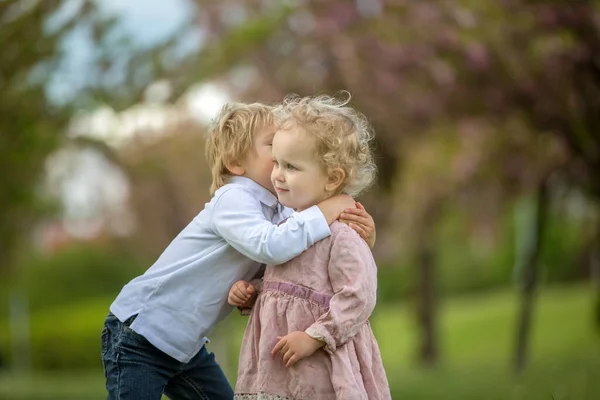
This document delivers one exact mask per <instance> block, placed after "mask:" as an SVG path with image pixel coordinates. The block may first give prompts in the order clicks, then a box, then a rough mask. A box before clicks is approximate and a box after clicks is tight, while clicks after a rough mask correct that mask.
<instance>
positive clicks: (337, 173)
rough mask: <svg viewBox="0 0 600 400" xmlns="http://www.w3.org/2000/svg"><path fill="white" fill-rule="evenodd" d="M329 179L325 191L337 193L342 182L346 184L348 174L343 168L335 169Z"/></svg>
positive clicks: (330, 171)
mask: <svg viewBox="0 0 600 400" xmlns="http://www.w3.org/2000/svg"><path fill="white" fill-rule="evenodd" d="M328 175H329V177H328V179H327V183H326V184H325V191H326V192H332V193H335V192H336V191H337V190H338V188H339V187H340V185H341V184H342V182H344V178H346V173H345V172H344V170H343V169H341V168H334V169H331V170H329V173H328Z"/></svg>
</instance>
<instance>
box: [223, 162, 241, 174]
mask: <svg viewBox="0 0 600 400" xmlns="http://www.w3.org/2000/svg"><path fill="white" fill-rule="evenodd" d="M225 167H226V168H227V170H228V171H229V172H231V173H232V174H233V175H237V176H242V175H244V172H246V169H245V168H244V167H242V166H241V165H240V163H239V161H234V160H228V161H226V162H225Z"/></svg>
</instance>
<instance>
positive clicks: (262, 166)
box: [241, 126, 277, 194]
mask: <svg viewBox="0 0 600 400" xmlns="http://www.w3.org/2000/svg"><path fill="white" fill-rule="evenodd" d="M276 129H277V128H276V127H275V126H266V127H264V128H261V129H259V130H258V131H257V132H256V134H255V135H254V138H253V139H254V144H253V146H252V150H251V151H250V152H249V153H248V155H247V156H246V157H245V159H244V160H243V161H242V163H241V165H242V167H243V168H244V170H245V172H244V176H245V177H247V178H250V179H252V180H253V181H254V182H256V183H258V184H259V185H261V186H262V187H264V188H265V189H267V190H269V191H270V192H271V193H273V194H275V189H274V188H273V185H272V184H271V172H272V171H273V154H272V152H271V149H272V148H271V146H272V145H273V136H274V135H275V131H276Z"/></svg>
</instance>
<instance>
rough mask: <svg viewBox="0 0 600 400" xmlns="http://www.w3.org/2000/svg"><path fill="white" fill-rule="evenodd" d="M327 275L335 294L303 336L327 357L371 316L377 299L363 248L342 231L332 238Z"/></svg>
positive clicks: (372, 266) (374, 271) (372, 272)
mask: <svg viewBox="0 0 600 400" xmlns="http://www.w3.org/2000/svg"><path fill="white" fill-rule="evenodd" d="M328 273H329V278H330V280H331V283H332V285H333V290H334V293H335V294H334V295H333V296H332V298H331V300H330V302H329V310H328V311H327V312H326V313H325V314H323V315H322V316H321V317H319V319H318V320H317V321H316V322H315V323H314V324H312V325H311V326H310V327H309V328H308V329H307V330H306V333H307V334H308V335H309V336H311V337H313V338H315V339H317V340H321V341H323V342H325V351H327V352H328V353H330V354H331V353H333V352H334V351H335V350H336V349H337V348H338V347H340V346H342V345H343V344H345V343H346V342H347V341H348V340H350V339H351V338H352V337H353V336H354V335H355V334H356V333H357V332H358V330H359V329H360V327H361V326H362V325H363V324H365V323H366V322H367V321H368V319H369V317H370V316H371V313H372V312H373V309H374V308H375V300H376V297H377V267H376V265H375V261H374V260H373V255H372V254H371V251H370V250H369V248H368V246H367V244H366V243H365V242H364V241H363V240H362V239H361V238H360V237H359V236H358V234H356V233H355V232H353V231H349V230H347V229H344V230H341V231H339V232H338V233H337V234H336V235H335V236H334V238H333V244H332V247H331V254H330V259H329V265H328Z"/></svg>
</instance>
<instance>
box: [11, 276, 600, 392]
mask: <svg viewBox="0 0 600 400" xmlns="http://www.w3.org/2000/svg"><path fill="white" fill-rule="evenodd" d="M590 294H591V293H590V291H589V290H586V287H585V286H572V287H569V288H545V289H544V290H543V291H542V292H541V294H540V302H539V306H538V307H537V308H536V317H535V318H534V329H533V337H532V348H531V351H532V356H533V357H532V358H533V361H532V365H531V367H530V368H529V369H528V370H527V371H526V373H525V376H523V377H522V379H520V380H516V379H515V378H514V377H513V376H512V375H511V373H510V368H509V363H510V361H511V360H510V358H508V356H507V355H508V351H507V350H509V349H510V346H511V344H512V339H513V336H512V329H511V327H512V324H513V320H514V318H515V315H516V298H515V297H514V296H515V295H514V293H513V292H508V291H502V292H497V293H494V294H487V295H476V296H468V297H461V298H457V299H450V300H448V301H446V302H444V309H445V311H446V312H445V313H444V316H443V318H442V320H441V326H440V329H441V334H442V343H441V345H442V349H443V350H442V351H443V352H444V354H445V362H444V364H443V365H441V366H440V368H438V369H434V370H422V369H419V368H415V367H414V366H413V362H414V354H413V349H414V342H415V341H416V340H417V339H418V335H417V333H416V331H415V329H414V322H413V318H412V315H411V310H410V308H409V307H407V306H406V305H403V304H400V303H395V304H387V305H379V306H378V307H377V310H376V314H375V315H374V317H373V318H372V321H371V323H372V326H373V329H374V330H375V334H376V336H377V340H378V342H379V346H380V349H381V352H382V355H383V359H384V363H385V367H386V370H387V375H388V379H389V381H390V385H391V387H392V392H393V398H411V399H439V398H444V399H498V400H500V399H502V400H504V399H507V398H520V399H538V398H539V399H547V398H548V399H549V398H551V397H550V396H552V395H554V396H555V398H557V399H559V398H564V399H566V398H568V399H574V400H587V399H590V400H591V399H595V398H598V396H600V386H598V383H599V382H600V379H598V378H600V376H598V374H599V373H600V365H599V364H598V360H600V357H599V356H600V343H599V342H598V340H597V335H596V334H595V332H594V329H593V326H592V318H591V317H592V309H593V304H592V303H593V302H592V296H590ZM112 300H113V297H112V296H111V297H106V298H103V299H98V300H94V301H90V302H86V303H79V304H71V305H69V306H63V307H59V308H56V309H54V310H47V311H43V312H39V313H36V314H35V315H34V316H33V318H32V322H31V325H32V329H33V332H34V334H33V338H32V340H33V347H32V354H33V357H34V366H35V367H36V369H38V370H39V369H46V368H50V367H58V368H60V369H62V370H64V371H65V372H64V373H62V375H48V374H47V373H45V374H46V375H44V374H42V375H41V376H39V377H38V378H34V382H38V383H39V384H36V385H25V383H24V381H22V380H19V379H13V378H12V377H11V376H5V377H4V378H3V377H2V375H0V397H8V398H15V399H18V398H22V399H26V398H32V397H27V396H33V393H34V392H35V394H36V395H35V396H34V397H35V398H40V399H45V398H47V399H50V398H56V394H57V393H64V398H65V399H79V398H83V397H82V396H89V397H86V398H90V399H91V398H101V397H102V394H103V389H102V386H103V379H104V377H103V375H102V372H101V371H100V368H101V364H100V331H101V329H102V322H103V320H104V317H105V315H106V313H107V309H108V306H109V304H110V302H111V301H112ZM246 321H247V319H246V317H240V316H238V315H232V316H231V317H230V318H229V319H228V320H227V321H225V322H224V323H223V324H221V325H219V327H218V328H217V329H216V330H215V332H214V333H213V334H212V335H211V337H212V339H213V343H214V342H215V341H223V340H226V341H227V346H226V347H227V348H228V349H229V351H228V353H229V356H228V357H227V360H228V364H229V366H230V368H228V369H227V370H226V373H227V376H228V378H229V379H230V380H231V381H232V382H233V381H234V380H235V376H236V365H237V354H238V352H239V347H240V343H241V340H242V332H243V329H244V327H245V323H246ZM0 326H5V324H4V323H1V324H0ZM7 340H8V339H7V335H6V332H4V331H3V330H0V346H1V348H2V350H3V351H4V349H6V346H7ZM213 350H214V347H213ZM215 351H216V350H215ZM224 356H225V355H224V354H222V353H218V354H217V358H221V359H223V357H224ZM84 367H85V368H91V369H94V370H96V371H97V372H94V373H86V372H83V373H81V371H82V369H83V368H84ZM76 370H77V371H79V372H75V371H76ZM35 376H37V375H34V377H35ZM44 376H45V377H44ZM79 377H81V379H79ZM59 382H61V384H59ZM78 382H80V383H78ZM13 393H14V395H13ZM515 393H516V394H515ZM519 393H520V394H519ZM38 394H39V395H38ZM53 396H54V397H53ZM513 396H516V397H513Z"/></svg>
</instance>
